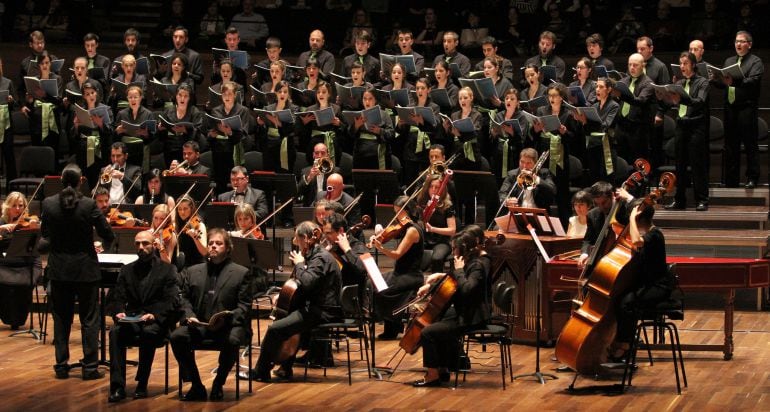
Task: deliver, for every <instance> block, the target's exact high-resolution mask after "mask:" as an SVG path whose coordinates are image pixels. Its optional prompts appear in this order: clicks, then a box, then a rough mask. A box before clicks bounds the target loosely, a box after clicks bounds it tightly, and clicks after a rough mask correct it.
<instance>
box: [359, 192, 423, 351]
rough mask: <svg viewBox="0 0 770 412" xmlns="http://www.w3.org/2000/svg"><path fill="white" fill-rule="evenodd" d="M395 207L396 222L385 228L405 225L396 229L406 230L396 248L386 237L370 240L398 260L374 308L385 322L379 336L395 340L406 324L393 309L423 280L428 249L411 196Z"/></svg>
mask: <svg viewBox="0 0 770 412" xmlns="http://www.w3.org/2000/svg"><path fill="white" fill-rule="evenodd" d="M393 209H394V210H395V212H396V214H397V215H396V218H395V220H394V222H396V224H394V225H391V226H389V227H388V228H386V229H385V231H389V229H390V230H391V231H392V229H393V228H394V227H395V226H396V225H399V224H400V225H401V226H402V228H401V230H398V231H396V232H400V233H403V235H402V236H403V237H402V238H401V240H400V241H399V242H398V246H397V247H396V249H393V250H391V249H388V248H386V247H385V246H384V245H383V243H384V241H383V239H382V238H380V237H378V236H377V235H375V236H373V237H372V240H371V244H372V245H373V246H374V247H375V248H376V249H377V250H379V251H380V253H382V254H383V255H385V256H387V257H389V258H391V259H393V260H394V261H395V262H394V263H393V271H391V272H388V273H385V274H384V275H383V277H384V278H385V282H386V283H387V284H388V288H387V289H385V290H384V291H383V292H381V293H378V294H376V295H374V311H375V313H376V314H377V317H378V318H379V319H382V320H383V323H384V325H385V328H384V331H383V332H382V333H381V334H380V335H379V336H377V337H378V338H380V339H382V340H392V339H396V338H397V337H398V334H399V333H401V332H403V328H404V326H403V324H402V323H401V320H400V319H399V318H398V317H396V316H394V315H393V309H395V308H398V307H400V306H403V305H404V304H405V303H406V302H407V301H408V300H409V299H410V298H411V297H412V296H413V293H414V292H415V291H416V290H417V288H419V287H420V285H422V283H423V278H422V270H420V262H421V261H422V253H423V250H424V249H425V235H424V234H423V229H422V227H420V225H419V224H416V223H414V222H416V221H417V216H416V215H415V206H414V204H413V202H412V201H411V200H410V199H409V197H407V196H399V197H398V198H397V199H396V201H395V202H394V203H393ZM401 222H403V223H401Z"/></svg>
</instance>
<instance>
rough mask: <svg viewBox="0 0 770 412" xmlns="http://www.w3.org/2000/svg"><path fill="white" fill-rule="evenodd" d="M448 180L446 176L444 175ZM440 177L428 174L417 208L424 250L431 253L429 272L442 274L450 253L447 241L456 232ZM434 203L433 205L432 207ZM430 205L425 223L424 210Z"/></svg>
mask: <svg viewBox="0 0 770 412" xmlns="http://www.w3.org/2000/svg"><path fill="white" fill-rule="evenodd" d="M443 178H444V179H448V178H449V177H448V175H446V174H445V175H444V177H443ZM441 187H442V176H437V175H432V174H428V175H427V176H426V178H425V184H424V185H423V189H422V191H421V192H420V195H419V196H418V197H417V206H418V208H419V209H420V210H421V211H422V212H421V215H422V216H421V217H422V223H423V226H424V227H425V248H426V249H430V250H431V251H432V253H431V258H430V267H431V272H433V273H437V272H443V271H444V261H445V260H446V258H447V256H449V254H450V253H451V252H452V247H451V246H449V241H450V239H451V238H452V236H454V234H455V231H456V230H457V221H456V219H455V212H454V208H453V207H452V198H451V197H450V196H449V193H448V191H447V187H444V188H443V190H442V188H441ZM434 203H435V205H433V204H434ZM429 204H430V205H431V208H432V209H433V212H432V213H431V214H430V216H429V219H428V220H427V221H425V220H424V219H425V217H426V216H425V209H426V208H428V205H429Z"/></svg>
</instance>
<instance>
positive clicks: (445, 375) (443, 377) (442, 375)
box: [438, 372, 452, 382]
mask: <svg viewBox="0 0 770 412" xmlns="http://www.w3.org/2000/svg"><path fill="white" fill-rule="evenodd" d="M438 380H440V381H441V382H449V381H450V380H452V374H451V373H450V372H439V373H438Z"/></svg>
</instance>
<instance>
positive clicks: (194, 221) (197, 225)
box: [174, 196, 208, 267]
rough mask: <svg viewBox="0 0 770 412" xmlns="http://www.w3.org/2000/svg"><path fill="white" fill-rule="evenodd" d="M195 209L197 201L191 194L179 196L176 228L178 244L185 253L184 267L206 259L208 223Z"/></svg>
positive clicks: (175, 221)
mask: <svg viewBox="0 0 770 412" xmlns="http://www.w3.org/2000/svg"><path fill="white" fill-rule="evenodd" d="M194 211H195V201H194V200H193V199H192V198H191V197H189V196H182V197H181V198H179V205H178V206H177V208H176V217H175V219H174V228H175V231H176V238H177V246H178V248H179V252H180V253H184V257H185V258H184V267H188V266H192V265H195V264H198V263H203V262H204V261H205V260H206V251H207V245H208V243H207V241H206V225H205V224H204V223H203V220H201V218H200V215H199V214H193V212H194Z"/></svg>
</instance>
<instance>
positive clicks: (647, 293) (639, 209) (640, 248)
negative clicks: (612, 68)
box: [609, 192, 675, 360]
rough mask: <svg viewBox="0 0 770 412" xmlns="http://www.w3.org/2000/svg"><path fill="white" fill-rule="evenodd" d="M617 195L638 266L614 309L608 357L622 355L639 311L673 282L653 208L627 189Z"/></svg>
mask: <svg viewBox="0 0 770 412" xmlns="http://www.w3.org/2000/svg"><path fill="white" fill-rule="evenodd" d="M620 196H621V197H622V198H623V200H625V201H627V202H629V203H628V208H629V209H630V211H631V212H630V214H629V217H628V234H629V236H630V239H631V242H632V243H633V245H634V246H635V251H636V255H635V259H638V265H637V266H636V268H637V272H636V273H634V278H633V283H632V287H631V288H630V291H629V292H628V293H626V294H625V295H623V296H622V297H621V299H620V301H619V305H618V307H617V308H616V310H617V312H616V313H617V319H618V328H617V333H616V335H615V342H614V343H613V344H612V345H610V348H609V357H610V359H612V360H621V359H624V358H625V354H626V352H627V351H628V350H629V348H630V347H631V342H632V341H633V339H634V329H635V327H636V322H637V320H638V319H637V318H638V316H639V315H638V314H639V312H641V311H643V310H645V309H648V308H654V307H655V305H657V304H658V303H660V302H663V301H665V300H666V299H668V298H669V296H670V295H671V291H672V290H673V289H674V285H675V279H674V278H673V276H672V275H671V274H670V273H669V271H668V268H667V267H666V241H665V238H664V237H663V232H662V231H661V230H660V228H658V227H657V226H655V224H654V223H653V221H652V217H653V215H654V214H655V208H654V207H652V206H648V207H644V206H645V205H642V202H643V199H633V198H632V197H631V195H629V194H628V193H627V192H626V193H624V194H621V195H620ZM632 199H633V200H632Z"/></svg>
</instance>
